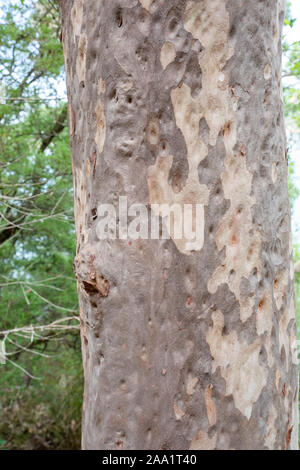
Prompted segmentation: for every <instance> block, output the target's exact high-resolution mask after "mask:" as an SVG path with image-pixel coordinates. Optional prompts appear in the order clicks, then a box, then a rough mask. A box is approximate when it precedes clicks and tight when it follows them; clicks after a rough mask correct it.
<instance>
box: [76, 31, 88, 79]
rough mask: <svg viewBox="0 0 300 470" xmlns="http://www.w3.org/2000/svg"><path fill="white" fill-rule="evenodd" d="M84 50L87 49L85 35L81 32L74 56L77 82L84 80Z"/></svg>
mask: <svg viewBox="0 0 300 470" xmlns="http://www.w3.org/2000/svg"><path fill="white" fill-rule="evenodd" d="M86 51H87V35H86V34H85V33H83V34H81V35H80V37H79V41H78V50H77V58H76V73H77V76H78V81H79V83H81V82H84V81H85V73H86Z"/></svg>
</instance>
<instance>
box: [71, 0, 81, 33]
mask: <svg viewBox="0 0 300 470" xmlns="http://www.w3.org/2000/svg"><path fill="white" fill-rule="evenodd" d="M82 18H83V0H75V1H74V5H73V7H72V10H71V21H72V26H73V33H74V38H75V37H76V36H79V35H80V33H81V26H82Z"/></svg>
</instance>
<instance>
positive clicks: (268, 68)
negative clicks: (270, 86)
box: [264, 64, 272, 80]
mask: <svg viewBox="0 0 300 470" xmlns="http://www.w3.org/2000/svg"><path fill="white" fill-rule="evenodd" d="M271 77H272V69H271V65H270V64H267V65H266V66H265V68H264V78H265V80H270V78H271Z"/></svg>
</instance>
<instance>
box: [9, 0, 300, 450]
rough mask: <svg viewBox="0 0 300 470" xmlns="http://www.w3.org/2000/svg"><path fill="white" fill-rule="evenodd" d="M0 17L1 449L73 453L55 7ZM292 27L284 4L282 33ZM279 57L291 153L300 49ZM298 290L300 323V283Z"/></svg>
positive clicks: (77, 383)
mask: <svg viewBox="0 0 300 470" xmlns="http://www.w3.org/2000/svg"><path fill="white" fill-rule="evenodd" d="M0 8H1V13H0V170H1V173H0V259H1V269H0V330H1V331H0V340H1V339H2V343H0V346H1V347H0V372H1V374H0V416H1V419H0V448H3V449H79V448H80V422H81V403H82V401H81V397H82V393H83V386H82V382H83V378H82V366H81V350H80V338H79V331H78V317H77V295H76V284H75V280H74V276H73V268H72V263H73V259H74V256H75V232H74V222H73V192H72V191H73V190H72V171H71V162H70V155H69V142H68V129H67V99H66V96H65V86H64V70H63V54H62V47H61V42H60V21H59V12H58V5H57V2H56V1H55V0H9V1H5V0H0ZM294 23H295V19H294V18H293V16H292V13H291V8H290V2H289V3H288V8H287V16H286V21H285V31H288V30H289V29H290V28H293V26H294ZM283 50H284V67H283V77H284V98H285V105H286V107H285V110H286V122H287V128H288V140H289V144H288V146H289V148H294V147H295V145H296V144H297V142H299V129H300V104H299V97H300V87H299V83H300V81H299V79H300V42H299V41H298V42H294V43H292V44H291V43H290V42H289V41H288V40H287V37H286V36H284V41H283ZM289 160H290V162H289V171H290V182H289V188H290V196H291V202H292V206H293V204H294V202H295V201H296V199H297V198H298V196H299V189H298V188H297V186H296V184H295V178H294V165H293V152H292V151H290V152H289ZM295 259H296V261H297V260H298V261H299V260H300V248H299V245H298V244H297V242H296V243H295ZM295 281H296V283H295V284H296V304H297V315H298V318H299V317H300V273H296V275H295ZM57 322H59V323H57ZM11 330H14V331H11ZM9 332H10V333H9ZM1 348H3V349H4V348H5V364H2V365H1V362H4V354H3V353H4V351H2V355H1Z"/></svg>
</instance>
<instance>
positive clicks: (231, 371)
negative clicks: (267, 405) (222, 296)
mask: <svg viewBox="0 0 300 470" xmlns="http://www.w3.org/2000/svg"><path fill="white" fill-rule="evenodd" d="M212 320H213V327H211V328H209V331H208V334H207V336H206V341H207V343H208V344H209V347H210V351H211V355H212V357H213V372H215V371H216V370H217V368H218V367H220V370H221V375H222V377H223V378H224V379H225V382H226V396H228V395H233V398H234V402H235V406H236V408H237V409H238V410H240V412H241V413H242V414H243V415H244V416H246V417H247V418H248V419H250V417H251V413H252V407H253V404H254V403H255V402H256V401H257V400H258V398H259V396H260V394H261V391H262V389H263V388H264V386H265V385H266V372H265V370H264V368H263V367H262V366H261V365H260V363H259V353H260V350H261V340H260V339H259V338H258V339H257V340H256V341H254V342H253V343H252V344H248V343H247V342H244V341H241V342H240V341H239V339H238V335H237V332H236V331H231V332H230V333H229V335H223V334H222V331H223V328H224V316H223V314H222V312H220V311H216V312H214V313H213V314H212Z"/></svg>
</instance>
